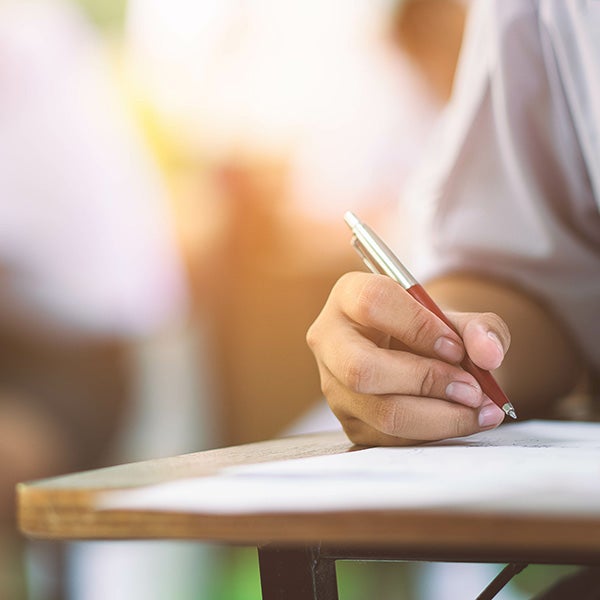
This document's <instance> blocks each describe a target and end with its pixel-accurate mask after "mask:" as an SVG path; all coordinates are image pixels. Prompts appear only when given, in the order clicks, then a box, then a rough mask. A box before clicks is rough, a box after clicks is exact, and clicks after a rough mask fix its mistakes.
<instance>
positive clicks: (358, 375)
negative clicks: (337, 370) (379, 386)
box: [342, 350, 375, 394]
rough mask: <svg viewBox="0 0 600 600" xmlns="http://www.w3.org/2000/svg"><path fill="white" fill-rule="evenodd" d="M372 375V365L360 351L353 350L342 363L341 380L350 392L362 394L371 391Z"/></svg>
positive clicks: (367, 355)
mask: <svg viewBox="0 0 600 600" xmlns="http://www.w3.org/2000/svg"><path fill="white" fill-rule="evenodd" d="M374 373H375V369H374V364H373V362H372V361H371V360H370V358H369V354H368V353H367V352H364V351H362V350H354V351H353V352H352V353H350V354H349V355H348V357H347V358H346V360H345V362H344V367H343V373H342V380H343V382H344V384H345V385H346V387H347V388H349V389H350V390H351V391H353V392H356V393H358V394H364V393H368V392H369V391H370V389H371V385H372V382H373V377H374Z"/></svg>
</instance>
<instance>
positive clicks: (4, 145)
mask: <svg viewBox="0 0 600 600" xmlns="http://www.w3.org/2000/svg"><path fill="white" fill-rule="evenodd" d="M0 130H1V131H2V136H0V198H2V201H1V203H0V465H1V468H0V523H1V525H0V527H1V531H0V596H2V597H7V598H12V599H17V598H21V597H25V595H26V593H27V591H26V588H27V586H26V584H25V577H24V575H23V563H22V561H21V553H22V551H23V547H22V546H23V544H22V542H21V541H20V539H19V537H18V535H16V531H15V523H14V509H15V506H14V485H15V484H16V483H17V482H18V481H23V480H29V479H34V478H40V477H46V476H50V475H56V474H59V473H65V472H68V471H73V470H81V469H84V468H92V467H97V466H101V465H104V464H107V461H108V457H109V451H110V448H111V444H112V442H113V440H114V438H115V434H116V432H117V431H119V429H120V425H121V422H122V419H123V417H124V415H125V414H126V412H127V410H129V407H128V405H129V403H130V400H131V389H132V386H133V383H134V382H133V381H132V377H133V375H134V373H133V370H132V366H131V353H132V346H133V345H134V344H135V343H136V340H139V339H141V338H144V337H146V336H148V335H151V334H152V333H154V332H156V331H157V330H159V329H160V328H164V327H166V326H167V325H168V324H169V323H171V322H172V321H174V320H178V319H181V317H182V315H183V314H184V313H185V307H186V303H185V283H184V274H183V269H182V265H181V263H180V257H179V255H178V249H177V245H176V241H175V234H174V229H173V223H172V222H171V217H170V215H169V211H168V208H167V205H166V196H165V190H164V188H163V185H162V183H161V180H160V177H159V176H158V172H157V169H156V166H155V165H154V164H153V162H152V160H151V159H150V157H149V155H148V152H147V150H146V149H145V148H144V145H143V143H142V141H141V138H140V136H139V134H138V133H137V132H136V131H135V128H134V126H133V125H132V122H131V118H130V116H129V115H128V114H127V113H126V111H125V110H124V108H123V105H122V101H121V99H120V98H119V96H118V94H117V93H116V90H115V86H114V82H113V81H112V80H111V77H110V70H109V68H108V64H107V61H106V57H105V56H104V54H103V52H102V48H101V46H100V45H99V44H98V41H97V39H96V36H95V34H94V32H93V31H92V29H91V28H90V27H89V25H88V24H87V23H86V21H85V20H84V18H83V17H82V15H81V14H79V13H78V12H77V11H76V10H75V9H74V8H73V7H72V6H70V5H68V4H66V3H63V2H59V1H54V0H46V1H33V0H19V1H9V0H6V1H4V2H2V3H1V4H0ZM53 593H55V594H56V597H60V598H64V597H65V596H64V590H60V589H57V590H51V589H48V590H45V591H44V592H43V596H42V597H44V598H50V597H53V596H52V594H53Z"/></svg>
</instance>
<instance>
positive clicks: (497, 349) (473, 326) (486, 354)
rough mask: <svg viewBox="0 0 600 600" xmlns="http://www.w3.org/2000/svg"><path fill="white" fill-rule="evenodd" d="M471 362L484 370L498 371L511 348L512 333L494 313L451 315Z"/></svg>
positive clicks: (450, 317)
mask: <svg viewBox="0 0 600 600" xmlns="http://www.w3.org/2000/svg"><path fill="white" fill-rule="evenodd" d="M448 317H449V319H450V320H451V321H452V322H453V323H454V324H455V325H456V328H457V330H458V332H459V333H460V335H461V337H462V339H463V342H464V345H465V348H466V349H467V352H468V354H469V357H470V358H471V360H472V361H473V362H474V363H475V364H476V365H477V366H478V367H481V368H482V369H486V370H488V371H491V370H493V369H497V368H498V367H499V366H500V365H501V364H502V361H503V360H504V355H505V354H506V352H507V351H508V348H509V346H510V331H509V329H508V326H507V325H506V323H505V322H504V321H503V320H502V319H501V318H500V317H499V316H498V315H496V314H494V313H451V314H449V315H448Z"/></svg>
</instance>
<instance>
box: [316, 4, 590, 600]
mask: <svg viewBox="0 0 600 600" xmlns="http://www.w3.org/2000/svg"><path fill="white" fill-rule="evenodd" d="M598 30H600V10H599V9H598V7H597V6H596V5H595V4H594V3H590V2H570V3H566V2H560V1H558V0H538V1H536V2H528V3H524V2H518V1H516V0H515V1H510V2H507V1H506V0H505V1H504V2H500V1H497V2H485V3H484V2H481V3H479V4H477V5H476V7H475V9H474V10H473V13H472V15H471V18H470V22H469V26H468V29H467V36H466V39H465V46H464V51H463V54H462V56H461V63H460V67H459V73H458V79H457V83H456V89H455V92H454V94H453V98H452V101H451V102H452V106H451V110H450V112H449V115H448V120H447V122H446V125H445V129H444V132H443V137H442V138H441V139H440V143H439V145H438V148H437V150H438V152H439V153H438V155H437V156H436V158H437V161H436V162H435V163H433V162H431V163H428V165H427V167H428V170H427V172H425V171H424V177H426V178H427V180H428V181H426V182H423V181H421V182H420V187H419V188H418V189H419V192H420V193H422V194H424V195H423V196H422V197H421V198H419V200H420V202H421V203H422V204H423V206H422V208H423V210H422V212H421V216H422V217H423V218H424V220H423V223H422V224H423V226H424V235H425V234H426V235H427V237H426V238H425V241H426V242H427V244H424V245H423V247H422V248H421V250H422V251H423V252H425V253H426V254H427V256H426V258H425V259H424V260H423V261H420V262H419V264H418V265H417V269H416V272H417V274H418V275H419V276H420V277H424V278H426V279H428V280H429V284H428V288H429V291H430V293H431V294H432V296H433V297H434V298H436V300H437V301H438V302H439V303H440V304H441V305H442V307H443V308H445V309H446V310H448V311H453V312H450V313H449V314H450V318H451V320H452V321H453V323H454V325H455V326H456V327H457V330H458V332H459V334H460V337H459V336H458V335H457V334H456V333H455V332H454V331H452V330H450V329H449V328H448V327H446V326H445V325H444V324H443V323H441V322H440V321H439V320H438V319H436V317H435V316H433V315H432V314H431V313H429V312H428V311H427V310H425V309H423V307H422V306H421V305H419V304H418V303H416V302H415V301H414V300H413V299H412V298H411V297H410V296H409V295H408V294H405V293H404V292H403V290H402V289H401V287H400V286H398V285H397V284H395V283H394V282H392V281H391V280H390V279H389V278H385V277H381V276H377V275H371V274H366V273H350V274H346V275H345V276H343V277H342V278H341V279H340V280H339V281H338V283H337V284H336V285H335V286H334V288H333V290H332V292H331V295H330V297H329V300H328V301H327V303H326V305H325V307H324V308H323V310H322V312H321V314H320V315H319V317H318V318H317V319H316V321H315V322H314V324H313V325H312V326H311V328H310V330H309V332H308V341H309V344H310V346H311V348H312V349H313V352H314V353H315V356H316V359H317V363H318V366H319V371H320V374H321V381H322V386H323V390H324V392H325V394H326V396H327V398H328V401H329V404H330V406H331V409H332V410H333V412H334V413H335V414H336V416H337V417H338V419H339V420H340V421H341V423H342V425H343V427H344V429H345V431H346V433H347V435H348V436H349V438H350V439H351V440H353V441H354V442H356V443H358V444H367V445H372V444H383V445H405V444H415V443H420V442H424V441H427V440H436V439H443V438H446V437H454V436H463V435H469V434H471V433H475V432H477V431H482V430H487V429H493V428H494V427H497V426H498V425H499V424H500V423H501V422H502V420H503V416H504V415H503V413H502V411H501V410H500V409H499V408H498V407H497V406H495V405H494V404H492V403H491V402H490V401H489V399H487V398H485V397H484V396H483V394H482V392H481V390H480V388H479V386H478V384H477V383H476V382H475V380H474V379H473V378H472V377H471V376H470V375H469V374H467V373H466V372H465V371H463V370H462V369H461V368H460V367H459V363H460V361H461V359H462V357H463V356H464V355H465V353H468V355H469V356H470V357H471V358H472V360H473V361H474V362H475V363H476V364H478V365H479V366H480V367H482V368H484V369H492V370H495V372H496V373H497V376H498V380H499V382H500V384H501V385H502V387H503V388H504V390H505V391H506V393H507V395H508V396H509V397H510V398H511V400H512V402H513V404H514V405H515V407H516V410H517V413H518V415H519V417H521V418H530V417H534V416H549V415H556V414H557V412H556V411H557V410H558V409H559V406H560V405H559V401H560V399H561V398H564V397H565V396H567V395H568V394H570V393H571V392H572V391H573V390H574V389H576V387H577V385H578V384H579V383H580V382H581V380H582V378H583V377H584V376H585V377H586V378H587V379H588V380H589V381H590V391H591V393H592V394H591V395H592V398H591V401H592V403H590V405H589V412H588V418H591V417H593V414H594V410H597V405H594V404H593V400H594V399H596V400H597V398H595V397H594V391H595V392H596V394H597V389H598V388H597V381H598V372H599V371H600V354H599V350H598V349H599V347H598V344H597V339H598V335H599V334H600V330H599V326H600V318H599V316H600V315H599V313H598V310H599V307H600V211H599V205H600V165H599V163H598V156H599V153H598V148H597V146H598V139H600V133H599V128H600V114H599V113H598V109H597V107H598V106H600V104H599V103H598V99H599V94H600V79H599V73H600V38H599V37H598V35H597V32H598ZM434 156H435V155H434ZM426 192H429V194H428V195H427V194H426ZM414 226H415V227H416V226H417V224H416V223H414ZM511 340H512V341H511ZM509 346H510V352H508V348H509ZM599 590H600V577H599V575H598V571H595V572H587V571H586V572H584V574H583V575H581V576H580V578H579V582H578V576H575V580H571V581H569V582H568V583H561V584H559V586H558V587H557V588H556V591H554V592H551V593H550V594H551V595H550V596H549V597H551V598H568V597H572V596H573V595H575V596H577V597H581V598H584V597H589V598H592V597H597V595H598V593H599ZM461 593H462V591H461ZM585 594H587V595H585Z"/></svg>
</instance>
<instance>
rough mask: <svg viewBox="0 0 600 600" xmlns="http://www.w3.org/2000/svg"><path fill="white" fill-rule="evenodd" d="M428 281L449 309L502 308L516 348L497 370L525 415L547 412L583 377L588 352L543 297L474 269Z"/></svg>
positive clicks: (512, 343) (431, 290) (498, 375)
mask: <svg viewBox="0 0 600 600" xmlns="http://www.w3.org/2000/svg"><path fill="white" fill-rule="evenodd" d="M427 287H428V290H429V292H430V293H431V295H432V296H433V297H435V298H436V299H437V300H438V301H439V302H440V304H442V305H443V306H444V307H446V308H447V309H450V310H461V311H467V312H469V313H471V312H475V313H477V312H483V311H486V312H492V313H496V314H497V315H500V316H501V317H502V319H503V320H504V322H505V323H506V324H507V325H508V328H509V330H510V333H511V339H512V341H511V345H510V351H509V352H508V353H507V355H506V357H505V359H504V361H503V362H502V365H501V366H500V367H499V368H498V370H497V371H495V373H494V376H495V377H496V379H497V380H498V382H499V383H500V385H501V386H502V388H503V390H504V391H505V392H506V394H507V395H508V397H509V398H510V399H511V401H512V402H513V404H514V405H515V408H516V409H517V412H518V415H519V418H530V417H536V416H537V417H540V416H544V415H547V413H548V410H549V408H551V406H552V403H553V402H555V401H556V400H557V399H560V398H561V397H562V396H564V395H566V394H568V393H569V392H570V391H571V390H572V389H573V387H574V386H575V385H576V384H577V383H578V381H579V378H580V376H581V373H582V366H583V361H582V358H581V356H580V354H579V352H578V350H577V348H576V347H575V345H574V343H573V340H572V339H571V337H570V336H569V335H568V333H567V332H566V329H565V327H564V325H563V323H562V322H561V321H560V319H559V318H558V317H557V316H556V315H554V314H553V313H552V312H551V311H550V310H549V309H547V308H546V307H545V306H544V305H543V304H542V303H541V302H540V301H538V300H537V299H535V298H533V297H532V296H530V295H528V294H527V293H525V292H523V291H522V290H520V289H518V288H516V287H514V286H511V285H509V284H506V283H503V282H498V281H494V280H492V279H489V278H484V277H481V276H475V275H469V274H453V275H447V276H445V277H443V278H440V279H437V280H435V281H432V282H430V283H429V284H428V286H427ZM460 318H461V319H463V320H465V321H466V320H467V319H468V318H469V317H467V316H462V317H460ZM465 335H466V336H468V335H469V328H467V329H466V330H465ZM465 343H468V342H467V341H466V340H465Z"/></svg>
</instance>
